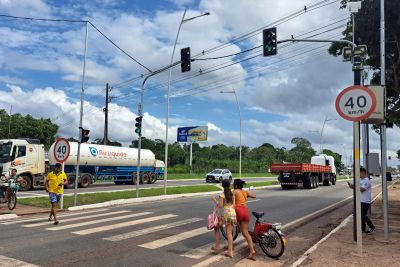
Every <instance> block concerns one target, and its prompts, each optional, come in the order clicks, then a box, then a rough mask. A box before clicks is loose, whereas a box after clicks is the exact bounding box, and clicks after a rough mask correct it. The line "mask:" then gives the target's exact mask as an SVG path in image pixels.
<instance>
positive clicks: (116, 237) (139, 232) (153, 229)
mask: <svg viewBox="0 0 400 267" xmlns="http://www.w3.org/2000/svg"><path fill="white" fill-rule="evenodd" d="M202 220H203V219H200V218H191V219H187V220H183V221H177V222H173V223H168V224H163V225H159V226H154V227H150V228H145V229H141V230H136V231H132V232H129V233H124V234H120V235H114V236H110V237H106V238H103V239H104V240H108V241H121V240H125V239H128V238H132V237H137V236H141V235H145V234H150V233H153V232H158V231H161V230H166V229H170V228H174V227H178V226H182V225H185V224H189V223H194V222H198V221H202Z"/></svg>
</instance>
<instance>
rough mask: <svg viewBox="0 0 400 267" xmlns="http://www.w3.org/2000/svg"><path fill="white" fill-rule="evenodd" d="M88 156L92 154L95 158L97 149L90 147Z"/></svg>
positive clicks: (97, 152)
mask: <svg viewBox="0 0 400 267" xmlns="http://www.w3.org/2000/svg"><path fill="white" fill-rule="evenodd" d="M89 151H90V154H92V156H93V157H96V156H97V155H98V154H99V151H97V148H95V147H92V146H90V147H89Z"/></svg>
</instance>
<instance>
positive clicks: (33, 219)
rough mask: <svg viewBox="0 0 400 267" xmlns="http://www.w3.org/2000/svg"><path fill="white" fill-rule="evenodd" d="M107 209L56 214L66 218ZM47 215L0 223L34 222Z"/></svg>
mask: <svg viewBox="0 0 400 267" xmlns="http://www.w3.org/2000/svg"><path fill="white" fill-rule="evenodd" d="M107 210H108V209H97V210H92V211H83V212H75V213H71V214H66V215H61V216H57V217H59V218H66V217H71V216H76V215H81V214H90V213H96V212H102V211H107ZM48 218H49V217H48V216H47V217H35V218H32V219H26V220H24V219H20V220H15V221H11V222H4V223H1V224H16V223H24V222H36V221H41V220H47V219H48Z"/></svg>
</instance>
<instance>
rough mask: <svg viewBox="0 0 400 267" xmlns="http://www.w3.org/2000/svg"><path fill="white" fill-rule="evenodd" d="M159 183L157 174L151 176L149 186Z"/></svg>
mask: <svg viewBox="0 0 400 267" xmlns="http://www.w3.org/2000/svg"><path fill="white" fill-rule="evenodd" d="M156 182H157V175H156V174H155V173H152V174H150V179H149V184H155V183H156Z"/></svg>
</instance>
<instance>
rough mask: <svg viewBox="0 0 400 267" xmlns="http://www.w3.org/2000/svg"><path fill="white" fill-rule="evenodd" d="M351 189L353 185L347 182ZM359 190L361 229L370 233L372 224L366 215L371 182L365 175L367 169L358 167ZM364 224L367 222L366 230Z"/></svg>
mask: <svg viewBox="0 0 400 267" xmlns="http://www.w3.org/2000/svg"><path fill="white" fill-rule="evenodd" d="M347 184H348V185H349V187H350V188H351V189H353V188H354V185H353V184H351V183H349V182H347ZM360 192H361V229H362V232H363V233H367V234H370V233H372V232H373V231H374V230H375V226H374V224H373V223H372V222H371V220H370V218H369V217H368V210H369V208H370V207H371V182H370V181H369V178H368V177H367V170H366V169H365V168H360ZM365 224H368V227H369V230H366V229H365V228H366V227H365Z"/></svg>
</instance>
